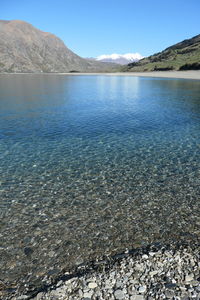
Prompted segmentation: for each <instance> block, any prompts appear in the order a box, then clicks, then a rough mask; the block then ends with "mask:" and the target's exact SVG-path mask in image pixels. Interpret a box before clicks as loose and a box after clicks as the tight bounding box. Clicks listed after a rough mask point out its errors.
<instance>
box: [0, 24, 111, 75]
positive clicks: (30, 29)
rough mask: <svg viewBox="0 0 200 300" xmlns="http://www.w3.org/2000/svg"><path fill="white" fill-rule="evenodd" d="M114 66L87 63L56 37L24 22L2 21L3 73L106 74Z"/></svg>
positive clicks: (0, 54) (0, 64) (0, 53)
mask: <svg viewBox="0 0 200 300" xmlns="http://www.w3.org/2000/svg"><path fill="white" fill-rule="evenodd" d="M113 67H114V66H113V65H111V64H110V65H109V64H105V63H101V62H94V61H89V60H86V59H84V58H82V57H80V56H78V55H77V54H75V53H74V52H72V51H71V50H70V49H69V48H68V47H67V46H66V45H65V44H64V42H63V41H62V40H61V39H60V38H59V37H57V36H56V35H54V34H52V33H49V32H44V31H41V30H40V29H37V28H35V27H34V26H33V25H31V24H30V23H27V22H25V21H21V20H11V21H8V20H0V72H1V73H3V72H6V73H43V72H44V73H52V72H53V73H54V72H55V73H57V72H59V73H65V72H97V71H98V72H105V71H110V70H112V68H113Z"/></svg>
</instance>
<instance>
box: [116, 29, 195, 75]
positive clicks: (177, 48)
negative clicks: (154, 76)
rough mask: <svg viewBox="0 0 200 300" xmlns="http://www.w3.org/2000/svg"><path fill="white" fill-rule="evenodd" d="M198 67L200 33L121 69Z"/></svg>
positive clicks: (185, 68)
mask: <svg viewBox="0 0 200 300" xmlns="http://www.w3.org/2000/svg"><path fill="white" fill-rule="evenodd" d="M199 69H200V34H199V35H197V36H195V37H193V38H191V39H188V40H184V41H182V42H180V43H178V44H175V45H173V46H171V47H168V48H167V49H165V50H164V51H162V52H159V53H156V54H154V55H151V56H149V57H146V58H144V59H142V60H140V61H139V62H136V63H130V64H128V65H126V66H124V67H122V69H121V71H124V72H127V71H130V72H137V71H139V72H143V71H167V70H199Z"/></svg>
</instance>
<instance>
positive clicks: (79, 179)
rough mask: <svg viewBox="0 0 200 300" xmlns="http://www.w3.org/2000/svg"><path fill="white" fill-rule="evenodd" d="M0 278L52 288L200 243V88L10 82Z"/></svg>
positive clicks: (0, 107) (1, 96)
mask: <svg viewBox="0 0 200 300" xmlns="http://www.w3.org/2000/svg"><path fill="white" fill-rule="evenodd" d="M0 160H1V161H0V172H1V177H0V208H1V223H0V229H1V233H0V238H1V245H0V254H1V255H0V269H1V273H2V274H1V278H3V280H4V282H5V283H6V282H7V283H9V285H10V284H12V287H14V286H15V283H16V282H18V283H21V286H22V290H23V287H24V282H27V281H30V282H31V284H32V285H33V286H37V285H40V284H41V280H42V278H44V276H45V275H47V276H50V275H51V276H53V277H56V276H57V275H58V274H59V273H60V272H61V270H63V269H64V268H65V269H66V270H67V269H69V268H71V267H73V266H75V265H78V264H80V263H82V262H87V261H89V260H91V259H94V258H96V257H98V256H101V255H102V254H106V255H107V254H108V255H109V254H114V253H117V252H120V251H123V250H124V249H126V248H133V247H138V246H142V245H146V244H148V243H152V242H155V241H161V242H169V241H171V240H179V241H180V240H187V239H189V238H196V237H197V236H199V232H200V209H199V208H200V205H199V199H200V82H199V81H193V80H180V79H159V78H154V79H153V78H137V77H130V76H122V77H118V76H65V75H1V76H0Z"/></svg>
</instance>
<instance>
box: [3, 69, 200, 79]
mask: <svg viewBox="0 0 200 300" xmlns="http://www.w3.org/2000/svg"><path fill="white" fill-rule="evenodd" d="M22 74H26V75H37V74H44V75H70V76H101V75H103V76H134V77H154V78H179V79H196V80H200V70H193V71H156V72H116V73H78V72H77V73H70V72H69V73H0V75H22Z"/></svg>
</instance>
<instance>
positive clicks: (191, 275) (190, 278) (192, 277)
mask: <svg viewBox="0 0 200 300" xmlns="http://www.w3.org/2000/svg"><path fill="white" fill-rule="evenodd" d="M193 279H194V274H192V273H191V274H188V275H186V276H185V281H186V282H189V281H192V280H193Z"/></svg>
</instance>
